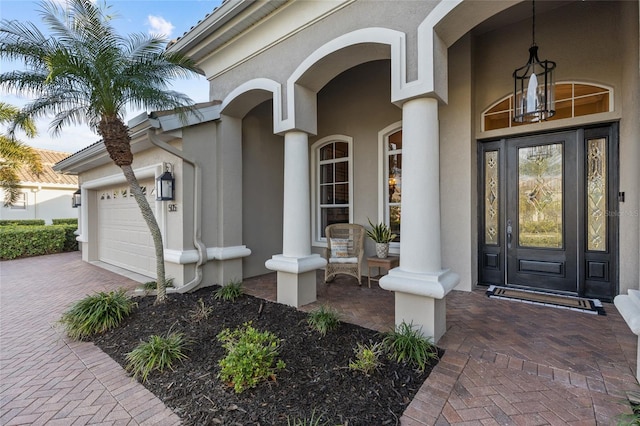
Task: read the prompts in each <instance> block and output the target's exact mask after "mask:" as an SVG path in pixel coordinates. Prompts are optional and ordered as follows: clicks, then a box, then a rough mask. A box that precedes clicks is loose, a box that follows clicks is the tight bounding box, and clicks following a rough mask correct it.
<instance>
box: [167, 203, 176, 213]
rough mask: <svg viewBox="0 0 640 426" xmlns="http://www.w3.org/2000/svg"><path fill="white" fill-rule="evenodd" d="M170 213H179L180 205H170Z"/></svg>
mask: <svg viewBox="0 0 640 426" xmlns="http://www.w3.org/2000/svg"><path fill="white" fill-rule="evenodd" d="M169 211H170V212H177V211H178V205H177V204H169Z"/></svg>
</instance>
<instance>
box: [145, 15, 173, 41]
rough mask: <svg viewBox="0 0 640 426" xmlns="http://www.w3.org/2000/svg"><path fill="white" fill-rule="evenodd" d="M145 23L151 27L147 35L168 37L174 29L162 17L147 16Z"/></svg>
mask: <svg viewBox="0 0 640 426" xmlns="http://www.w3.org/2000/svg"><path fill="white" fill-rule="evenodd" d="M147 21H148V23H149V26H150V27H151V28H149V34H158V35H162V36H164V37H169V36H171V33H172V32H173V29H174V28H175V27H174V26H173V24H172V23H171V22H169V21H167V20H166V19H164V18H163V17H162V16H154V15H149V16H148V17H147Z"/></svg>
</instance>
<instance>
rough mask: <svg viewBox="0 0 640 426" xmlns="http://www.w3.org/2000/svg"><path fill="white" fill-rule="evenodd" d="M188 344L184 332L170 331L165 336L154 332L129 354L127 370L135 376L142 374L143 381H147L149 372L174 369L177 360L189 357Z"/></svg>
mask: <svg viewBox="0 0 640 426" xmlns="http://www.w3.org/2000/svg"><path fill="white" fill-rule="evenodd" d="M187 344H188V342H187V340H186V339H185V337H184V334H182V333H171V331H169V332H168V333H167V335H166V336H165V337H163V336H158V335H155V334H154V335H153V336H151V337H149V340H147V341H146V342H142V343H140V344H139V345H138V346H136V348H135V349H134V350H132V351H131V352H129V353H128V354H127V361H128V364H127V371H130V372H131V373H133V377H134V378H137V377H138V376H140V378H141V379H142V381H143V382H146V381H147V377H148V376H149V373H151V372H152V371H154V370H157V371H160V372H163V371H164V369H165V368H169V369H171V370H173V365H174V363H175V362H177V361H184V360H185V359H187V355H186V354H185V350H186V347H187Z"/></svg>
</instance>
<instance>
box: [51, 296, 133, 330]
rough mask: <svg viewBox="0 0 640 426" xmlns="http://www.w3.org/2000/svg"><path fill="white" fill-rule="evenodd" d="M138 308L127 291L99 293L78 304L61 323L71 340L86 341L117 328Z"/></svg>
mask: <svg viewBox="0 0 640 426" xmlns="http://www.w3.org/2000/svg"><path fill="white" fill-rule="evenodd" d="M136 306H137V303H136V302H134V301H133V300H132V299H131V297H129V296H128V295H127V294H126V290H125V289H119V290H115V291H110V292H108V293H106V292H99V293H96V294H95V295H91V296H87V297H85V298H84V299H81V300H79V301H78V302H76V303H75V304H74V305H73V306H71V308H69V310H67V311H66V312H64V313H63V314H62V317H61V318H60V320H59V322H60V324H62V325H63V327H64V328H65V330H66V333H67V335H68V336H69V337H70V338H72V339H74V340H84V339H88V338H90V337H92V336H95V335H97V334H100V333H104V332H105V331H108V330H111V329H113V328H115V327H117V326H118V325H120V323H121V322H122V320H123V319H124V318H126V317H127V316H129V315H130V314H131V312H132V311H133V309H134V308H135V307H136Z"/></svg>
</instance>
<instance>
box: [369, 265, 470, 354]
mask: <svg viewBox="0 0 640 426" xmlns="http://www.w3.org/2000/svg"><path fill="white" fill-rule="evenodd" d="M459 281H460V277H459V276H458V275H457V274H455V273H453V272H451V271H449V270H442V271H435V272H421V273H417V272H407V271H403V270H402V269H401V268H395V269H392V270H391V271H389V274H388V275H385V276H384V277H382V278H380V287H382V288H383V289H385V290H389V291H393V292H394V293H395V300H396V304H395V309H396V326H397V325H399V324H401V323H402V322H403V321H404V322H405V323H407V324H413V326H414V327H418V328H422V334H423V335H424V336H426V337H431V338H433V343H437V342H438V340H440V338H441V337H442V336H443V335H444V333H445V332H446V331H447V305H446V301H445V298H446V296H447V294H449V292H450V291H451V290H453V288H454V287H455V286H456V285H457V284H458V282H459Z"/></svg>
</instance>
